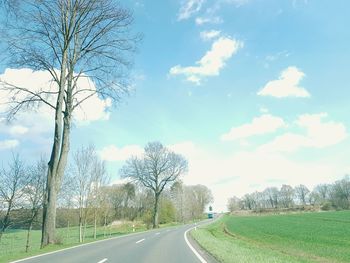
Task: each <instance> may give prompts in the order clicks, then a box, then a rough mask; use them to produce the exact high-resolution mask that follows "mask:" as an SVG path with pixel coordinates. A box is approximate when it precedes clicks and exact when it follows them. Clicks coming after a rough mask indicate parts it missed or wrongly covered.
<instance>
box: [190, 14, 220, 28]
mask: <svg viewBox="0 0 350 263" xmlns="http://www.w3.org/2000/svg"><path fill="white" fill-rule="evenodd" d="M195 22H196V24H197V25H198V26H201V25H204V24H221V23H223V20H222V18H221V17H219V16H209V17H197V18H196V20H195Z"/></svg>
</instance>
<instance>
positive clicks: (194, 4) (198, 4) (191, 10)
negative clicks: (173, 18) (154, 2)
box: [177, 0, 204, 20]
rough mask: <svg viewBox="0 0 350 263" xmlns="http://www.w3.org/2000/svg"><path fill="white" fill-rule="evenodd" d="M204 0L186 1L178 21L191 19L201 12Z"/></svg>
mask: <svg viewBox="0 0 350 263" xmlns="http://www.w3.org/2000/svg"><path fill="white" fill-rule="evenodd" d="M203 3H204V0H185V1H183V3H182V6H181V8H180V11H179V14H178V17H177V18H178V20H184V19H188V18H190V17H191V16H192V15H193V14H195V13H197V12H198V11H200V10H201V8H202V5H203Z"/></svg>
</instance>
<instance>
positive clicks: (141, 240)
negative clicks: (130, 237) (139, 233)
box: [136, 238, 145, 244]
mask: <svg viewBox="0 0 350 263" xmlns="http://www.w3.org/2000/svg"><path fill="white" fill-rule="evenodd" d="M143 241H145V239H144V238H142V239H140V240H139V241H136V244H138V243H141V242H143Z"/></svg>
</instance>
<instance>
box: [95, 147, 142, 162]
mask: <svg viewBox="0 0 350 263" xmlns="http://www.w3.org/2000/svg"><path fill="white" fill-rule="evenodd" d="M99 153H100V156H101V158H102V160H106V161H110V162H115V161H125V160H127V159H129V158H130V157H132V156H140V155H141V154H142V153H143V148H142V147H140V146H139V145H127V146H125V147H121V148H118V147H116V146H115V145H109V146H106V147H104V148H103V149H102V150H101V151H100V152H99Z"/></svg>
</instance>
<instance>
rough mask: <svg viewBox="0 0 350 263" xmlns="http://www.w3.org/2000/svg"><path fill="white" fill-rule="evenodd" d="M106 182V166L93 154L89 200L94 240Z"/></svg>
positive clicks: (107, 179) (107, 180)
mask: <svg viewBox="0 0 350 263" xmlns="http://www.w3.org/2000/svg"><path fill="white" fill-rule="evenodd" d="M108 182H109V178H108V175H107V173H106V164H105V162H103V161H101V160H100V159H99V157H98V156H97V155H96V154H95V155H94V156H93V161H92V169H91V185H90V188H91V191H90V198H89V201H90V205H91V208H92V212H93V218H94V239H96V231H97V218H98V212H99V210H100V205H101V203H102V201H103V198H104V196H103V193H102V191H103V186H105V185H106V184H107V183H108Z"/></svg>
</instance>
